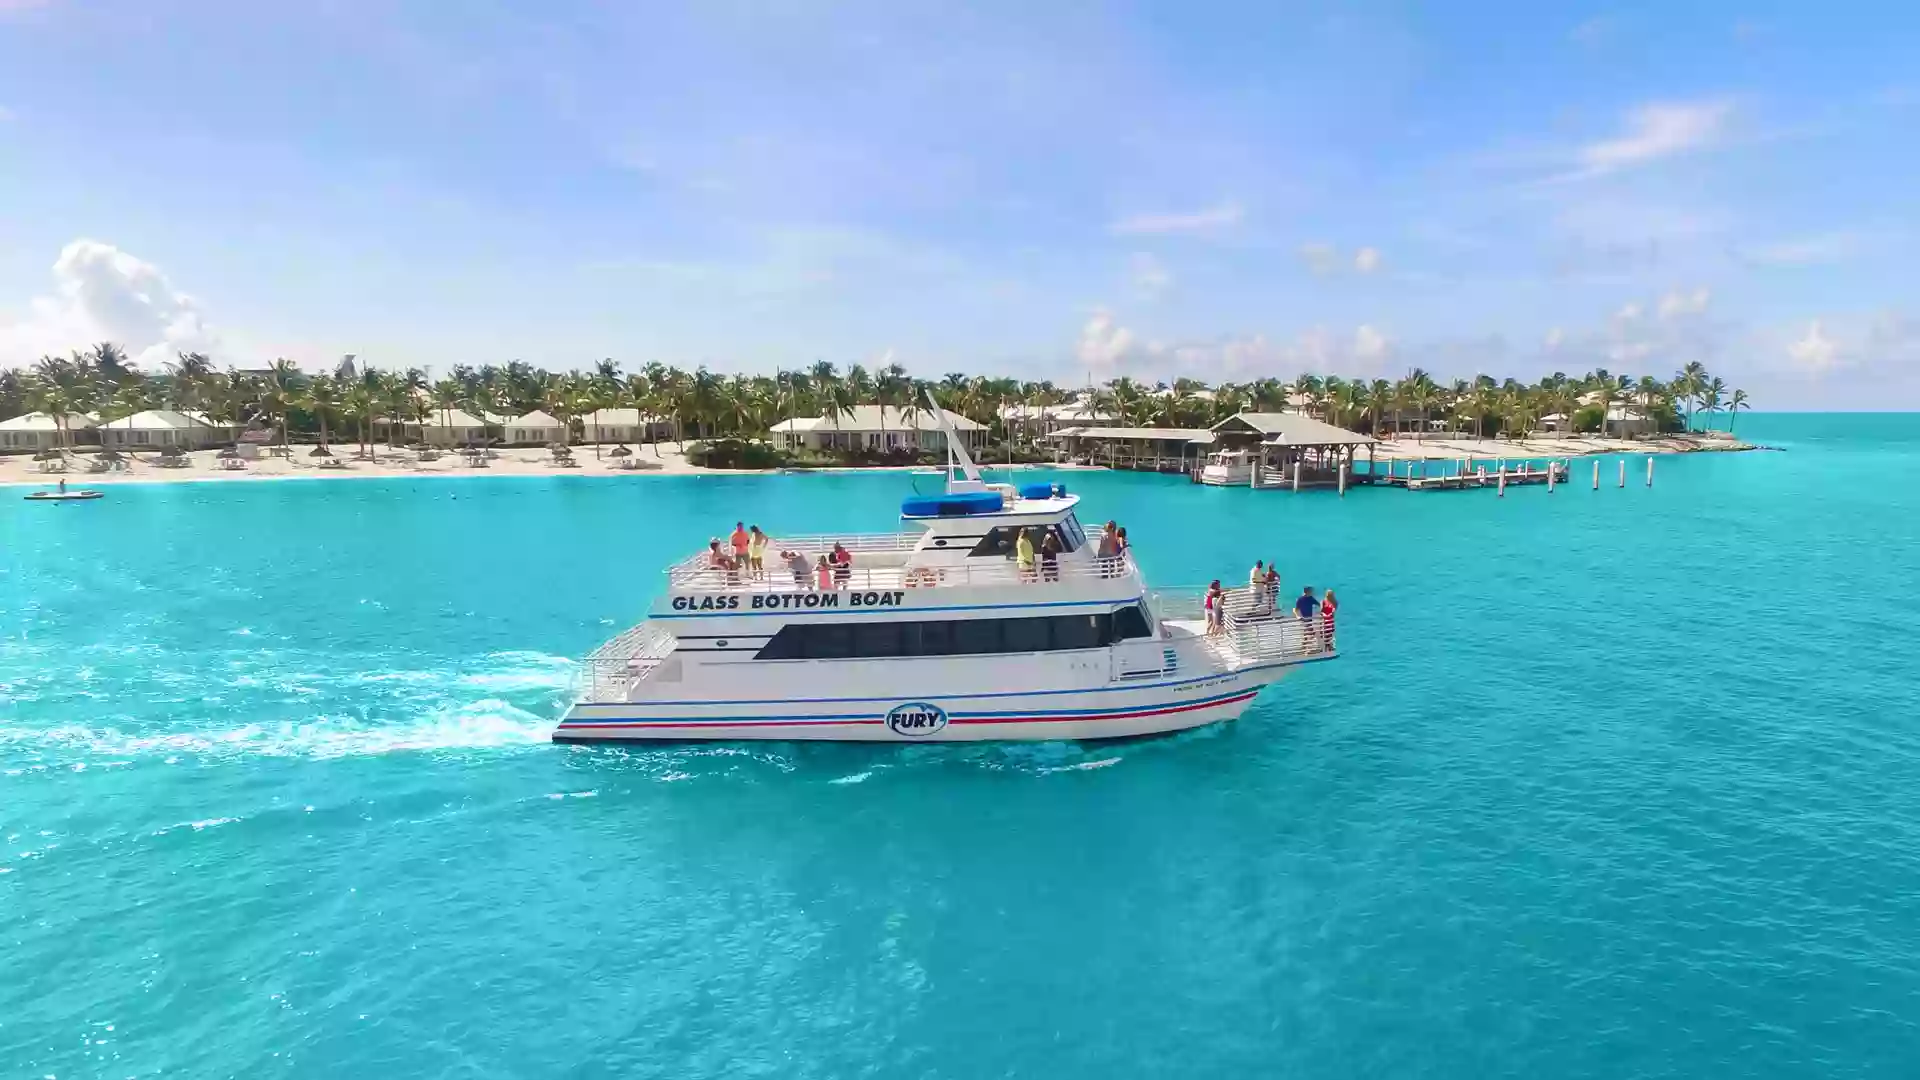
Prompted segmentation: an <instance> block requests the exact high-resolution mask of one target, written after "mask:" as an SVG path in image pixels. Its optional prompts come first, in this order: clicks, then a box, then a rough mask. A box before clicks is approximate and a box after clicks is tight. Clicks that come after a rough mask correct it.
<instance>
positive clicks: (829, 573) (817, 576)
mask: <svg viewBox="0 0 1920 1080" xmlns="http://www.w3.org/2000/svg"><path fill="white" fill-rule="evenodd" d="M833 574H834V568H833V567H831V566H828V565H827V557H826V556H825V555H822V556H820V565H818V566H816V567H814V568H813V575H814V587H815V588H817V589H819V590H820V591H821V592H828V591H830V590H832V588H833Z"/></svg>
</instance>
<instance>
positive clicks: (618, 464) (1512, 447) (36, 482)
mask: <svg viewBox="0 0 1920 1080" xmlns="http://www.w3.org/2000/svg"><path fill="white" fill-rule="evenodd" d="M611 449H612V448H611V447H602V449H601V453H600V455H599V456H598V457H596V456H595V455H594V451H593V447H591V446H582V447H577V448H576V449H575V450H574V453H573V464H572V465H571V466H567V465H559V464H556V463H555V462H554V459H553V454H552V453H551V452H550V451H549V450H547V449H545V448H543V447H512V448H506V449H499V450H495V451H493V452H492V456H491V457H490V458H488V460H487V464H486V466H485V467H484V468H475V467H473V466H472V465H470V464H469V463H468V459H466V458H465V457H463V456H461V455H460V454H458V453H444V452H443V453H442V454H440V455H439V457H438V458H437V459H435V460H430V461H422V460H420V457H419V455H418V454H417V453H415V452H413V451H410V450H389V449H387V448H385V447H379V448H376V449H375V450H373V451H372V452H371V453H370V454H369V455H367V456H361V454H360V450H359V448H358V447H356V446H354V445H352V444H348V445H346V446H335V447H334V454H335V457H334V460H335V461H337V462H339V463H340V465H339V467H335V468H323V467H322V465H321V462H322V461H324V460H326V459H324V458H316V457H312V456H310V455H311V453H312V450H313V447H312V446H311V445H301V444H296V445H294V446H293V447H292V452H291V454H290V455H289V456H286V457H279V456H268V457H263V458H261V459H259V460H256V461H249V462H247V463H246V467H245V468H243V469H223V468H221V467H220V462H219V460H218V457H219V451H217V450H196V451H193V452H192V453H190V454H187V455H185V457H186V460H187V464H186V465H185V466H179V467H175V466H167V465H162V464H161V463H160V456H159V455H158V454H146V453H142V454H135V455H123V456H122V462H123V467H122V468H120V469H116V470H113V471H109V472H90V471H88V467H89V466H90V465H92V464H93V463H94V462H96V461H98V460H99V455H98V448H96V447H84V448H82V450H81V452H79V453H77V454H74V455H72V456H71V457H70V458H69V459H68V465H67V470H66V472H64V473H59V472H44V471H42V469H41V464H42V463H41V462H38V461H35V460H33V458H32V457H31V456H28V455H12V456H7V457H0V485H5V486H23V485H29V486H41V485H52V484H54V483H56V482H58V481H60V480H63V479H64V480H66V481H67V485H68V486H69V487H74V488H88V487H99V486H102V485H107V484H128V483H146V484H150V483H200V482H211V481H235V482H246V481H255V480H341V479H354V478H363V479H366V478H379V477H419V476H446V477H462V476H603V475H604V476H694V475H715V476H739V475H743V474H744V475H753V474H754V473H755V472H756V471H755V470H741V469H708V468H704V467H702V466H699V465H694V464H692V463H690V462H689V461H687V459H686V455H685V454H683V453H681V452H680V451H679V450H678V449H677V448H675V447H673V446H671V445H667V444H663V445H661V446H660V447H659V449H658V453H657V454H656V452H655V450H654V448H653V447H651V446H643V447H641V448H639V449H637V450H635V451H634V452H633V454H632V456H630V457H626V458H617V457H613V456H611V453H610V451H611ZM1750 449H1754V447H1752V446H1749V445H1748V444H1746V443H1741V442H1736V441H1733V440H1729V439H1723V438H1703V437H1701V436H1698V435H1696V436H1692V437H1686V436H1672V437H1668V438H1662V439H1602V438H1598V437H1596V436H1587V437H1580V438H1573V437H1568V438H1560V437H1548V438H1536V439H1522V440H1504V439H1503V440H1494V439H1458V438H1428V439H1390V440H1386V441H1383V442H1381V443H1379V444H1378V445H1377V446H1376V447H1375V452H1374V456H1375V458H1376V459H1377V460H1380V461H1389V460H1391V461H1410V460H1413V461H1417V460H1422V459H1425V460H1429V461H1434V460H1457V459H1459V458H1467V457H1470V458H1474V459H1476V460H1487V461H1493V460H1497V459H1502V458H1504V459H1508V460H1521V459H1527V458H1534V459H1538V458H1561V457H1569V458H1570V457H1586V456H1593V455H1599V454H1677V453H1691V452H1695V451H1703V450H1706V451H1714V450H1718V451H1729V450H1750ZM623 461H624V462H626V463H628V465H629V466H631V467H622V462H623ZM982 464H983V465H984V466H985V467H987V468H1007V467H1008V466H1005V465H994V464H992V463H982ZM919 467H922V466H888V467H884V468H883V467H871V468H865V469H848V470H808V471H855V472H871V471H886V470H887V469H891V470H893V471H902V470H910V469H912V468H919ZM1015 467H1017V468H1043V469H1076V468H1104V466H1082V465H1070V464H1062V465H1029V466H1015ZM758 471H759V472H762V473H764V472H777V471H779V470H758Z"/></svg>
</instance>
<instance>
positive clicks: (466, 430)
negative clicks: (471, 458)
mask: <svg viewBox="0 0 1920 1080" xmlns="http://www.w3.org/2000/svg"><path fill="white" fill-rule="evenodd" d="M486 437H487V422H486V421H485V420H483V419H481V418H480V417H478V416H475V415H473V414H472V413H470V412H467V411H466V410H465V409H435V410H433V412H432V413H431V414H430V415H429V416H428V417H427V418H426V419H425V420H422V421H421V422H420V439H421V441H422V442H429V443H432V444H433V445H435V446H463V445H465V444H467V443H476V442H481V441H483V440H485V439H486Z"/></svg>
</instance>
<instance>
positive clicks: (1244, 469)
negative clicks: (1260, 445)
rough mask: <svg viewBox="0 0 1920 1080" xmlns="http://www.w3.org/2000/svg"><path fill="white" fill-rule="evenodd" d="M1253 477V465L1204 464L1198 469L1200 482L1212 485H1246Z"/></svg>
mask: <svg viewBox="0 0 1920 1080" xmlns="http://www.w3.org/2000/svg"><path fill="white" fill-rule="evenodd" d="M1252 479H1253V466H1252V465H1251V464H1241V465H1206V466H1203V467H1202V468H1201V469H1200V482H1201V483H1203V484H1209V485H1211V486H1213V487H1246V486H1247V484H1248V483H1249V482H1251V481H1252Z"/></svg>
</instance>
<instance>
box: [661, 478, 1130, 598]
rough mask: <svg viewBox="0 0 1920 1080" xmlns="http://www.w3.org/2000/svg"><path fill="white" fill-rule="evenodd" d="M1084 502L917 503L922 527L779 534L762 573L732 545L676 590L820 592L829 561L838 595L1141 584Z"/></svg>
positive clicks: (1060, 493) (770, 542)
mask: <svg viewBox="0 0 1920 1080" xmlns="http://www.w3.org/2000/svg"><path fill="white" fill-rule="evenodd" d="M1078 503H1079V500H1078V499H1077V498H1076V497H1074V496H1072V495H1069V494H1067V493H1066V491H1065V490H1064V489H1062V488H1059V487H1058V486H1057V485H1032V486H1030V487H1029V488H1028V489H1027V490H1026V491H1022V492H1018V493H1016V492H1015V491H1014V490H1013V489H1012V488H1010V487H1005V486H996V488H994V489H993V490H991V491H982V492H973V493H966V494H964V495H960V496H951V495H950V496H937V497H932V498H919V499H909V500H907V502H906V503H905V504H904V505H903V507H902V515H901V516H902V517H903V519H905V520H908V521H912V522H914V523H915V524H916V525H918V526H919V531H913V532H892V533H864V534H862V533H851V534H844V535H823V536H771V537H768V539H767V540H766V543H765V547H764V555H763V556H762V559H761V565H760V566H759V567H758V568H757V569H756V568H754V567H751V566H747V565H743V564H742V563H743V562H744V560H739V559H736V558H735V557H734V552H733V550H732V548H731V546H730V544H729V543H726V542H722V543H721V544H720V545H719V548H718V550H717V551H715V550H714V549H711V548H710V549H709V550H707V551H703V552H698V553H696V554H694V555H691V556H688V557H687V558H685V559H682V560H681V561H680V562H678V563H676V564H674V565H673V566H672V567H670V568H668V570H667V583H668V588H669V589H670V591H672V592H673V593H675V594H683V593H688V592H696V593H697V592H734V591H751V592H802V591H810V590H814V589H817V588H819V587H821V585H822V582H821V581H820V578H819V574H820V570H821V568H820V560H821V559H822V558H823V557H825V558H826V559H827V561H828V567H827V568H826V572H827V575H828V583H827V587H829V588H835V589H877V590H895V589H911V588H954V587H959V586H996V585H1012V584H1031V585H1065V584H1068V583H1075V584H1081V585H1083V586H1084V585H1086V584H1090V583H1099V582H1114V583H1115V584H1116V585H1117V584H1120V583H1121V579H1129V583H1132V584H1136V585H1137V571H1136V570H1135V568H1134V565H1133V560H1132V559H1131V558H1129V557H1128V556H1127V555H1126V554H1124V553H1121V552H1118V551H1117V548H1116V547H1115V546H1111V545H1110V546H1107V547H1103V546H1102V544H1103V542H1102V539H1101V538H1100V537H1098V536H1089V535H1087V532H1086V530H1085V529H1083V528H1082V527H1081V525H1080V522H1079V519H1078V518H1077V517H1076V516H1075V513H1074V508H1075V506H1077V505H1078ZM1023 536H1024V537H1025V539H1026V541H1027V542H1028V543H1030V544H1031V545H1032V548H1033V551H1032V560H1031V562H1030V563H1029V564H1027V565H1022V563H1021V562H1020V560H1019V559H1018V557H1017V554H1018V550H1019V548H1018V545H1019V543H1020V540H1021V538H1022V537H1023ZM1102 551H1106V552H1108V554H1104V555H1103V554H1102ZM842 553H844V556H843V555H842ZM1136 594H1137V593H1136Z"/></svg>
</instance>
